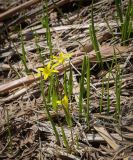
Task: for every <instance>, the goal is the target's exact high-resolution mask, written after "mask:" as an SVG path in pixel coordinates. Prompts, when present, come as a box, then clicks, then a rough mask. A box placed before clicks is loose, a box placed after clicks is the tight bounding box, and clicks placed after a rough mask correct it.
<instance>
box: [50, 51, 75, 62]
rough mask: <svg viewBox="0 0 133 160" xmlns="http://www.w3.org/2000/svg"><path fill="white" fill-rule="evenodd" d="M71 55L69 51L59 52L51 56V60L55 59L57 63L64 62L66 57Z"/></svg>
mask: <svg viewBox="0 0 133 160" xmlns="http://www.w3.org/2000/svg"><path fill="white" fill-rule="evenodd" d="M71 56H72V54H71V53H63V52H60V53H59V56H53V61H56V62H57V63H58V64H60V63H62V64H63V63H64V62H65V60H66V59H69V58H70V57H71Z"/></svg>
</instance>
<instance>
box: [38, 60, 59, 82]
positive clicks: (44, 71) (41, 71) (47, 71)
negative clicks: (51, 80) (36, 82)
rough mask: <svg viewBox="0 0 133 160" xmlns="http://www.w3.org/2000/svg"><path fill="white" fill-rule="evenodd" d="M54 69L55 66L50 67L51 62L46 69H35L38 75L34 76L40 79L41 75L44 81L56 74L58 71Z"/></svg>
mask: <svg viewBox="0 0 133 160" xmlns="http://www.w3.org/2000/svg"><path fill="white" fill-rule="evenodd" d="M54 67H56V65H53V66H52V67H51V62H49V63H48V64H47V66H46V67H44V68H38V69H37V70H38V73H37V74H36V76H38V77H40V76H41V75H43V76H44V80H46V79H48V77H49V76H50V75H51V74H52V73H58V71H57V70H55V69H54Z"/></svg>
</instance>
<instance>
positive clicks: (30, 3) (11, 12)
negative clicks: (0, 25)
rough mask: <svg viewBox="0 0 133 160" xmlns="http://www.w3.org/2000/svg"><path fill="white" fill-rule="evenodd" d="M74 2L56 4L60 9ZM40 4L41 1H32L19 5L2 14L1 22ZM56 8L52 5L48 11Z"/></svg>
mask: <svg viewBox="0 0 133 160" xmlns="http://www.w3.org/2000/svg"><path fill="white" fill-rule="evenodd" d="M72 1H73V0H60V1H59V2H57V3H56V5H57V6H58V7H60V6H62V5H64V4H66V3H69V2H72ZM39 2H41V0H30V1H28V2H25V3H23V4H21V5H19V6H16V7H14V8H11V9H9V10H8V11H6V12H4V13H2V14H0V21H3V20H5V19H7V18H9V17H10V16H11V15H13V14H15V13H17V12H20V11H22V10H23V9H26V8H28V7H30V6H32V5H33V4H36V3H39ZM54 8H55V6H54V4H52V5H51V6H49V7H48V10H49V11H50V10H52V9H54Z"/></svg>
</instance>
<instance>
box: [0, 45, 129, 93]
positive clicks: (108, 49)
mask: <svg viewBox="0 0 133 160" xmlns="http://www.w3.org/2000/svg"><path fill="white" fill-rule="evenodd" d="M114 50H115V54H116V55H122V53H125V52H128V51H129V48H128V47H126V46H115V47H113V46H108V45H104V46H102V47H101V48H100V52H101V56H102V59H107V58H110V57H112V56H113V55H114ZM75 53H76V52H75ZM87 56H88V57H89V58H90V61H91V62H94V61H96V53H95V51H94V50H93V51H91V52H89V53H88V54H87ZM83 58H84V55H81V56H78V57H73V58H72V60H71V63H72V64H73V65H74V66H79V65H81V63H82V61H83ZM69 67H70V63H69V62H66V63H64V64H63V65H60V66H58V67H57V68H56V69H57V70H58V71H59V73H62V72H63V71H64V70H65V69H68V68H69ZM39 79H40V78H39V77H36V76H34V75H29V76H26V77H23V78H21V79H17V80H14V81H12V82H8V83H7V84H3V85H1V86H0V93H3V92H6V91H9V90H12V89H14V88H17V87H19V86H22V85H29V84H31V83H33V82H35V81H38V80H39Z"/></svg>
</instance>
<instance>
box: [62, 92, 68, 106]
mask: <svg viewBox="0 0 133 160" xmlns="http://www.w3.org/2000/svg"><path fill="white" fill-rule="evenodd" d="M62 104H63V105H64V106H65V107H66V108H68V97H67V96H66V95H65V96H64V97H63V99H62Z"/></svg>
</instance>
